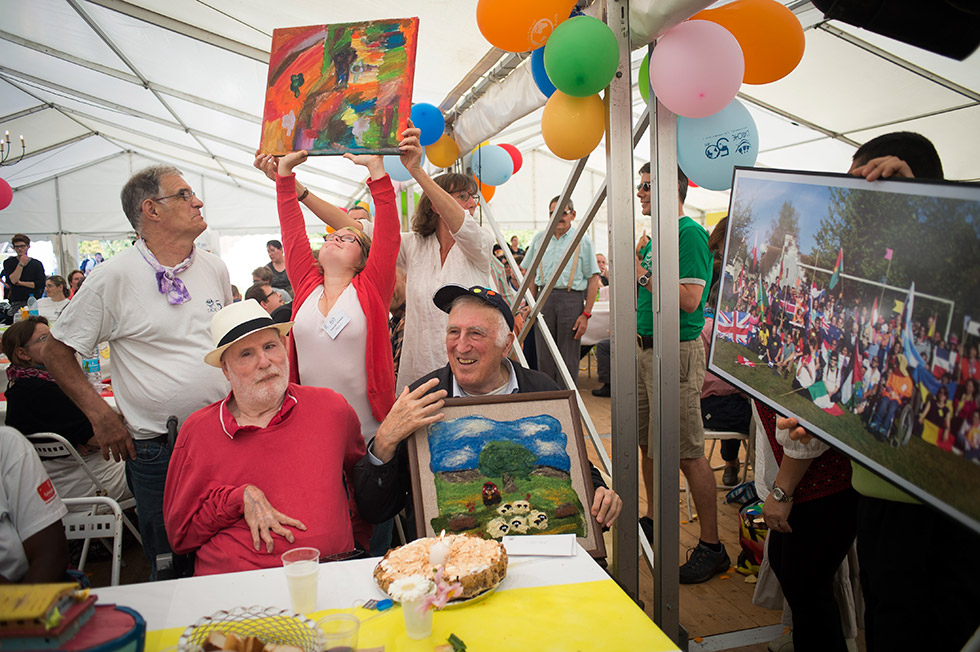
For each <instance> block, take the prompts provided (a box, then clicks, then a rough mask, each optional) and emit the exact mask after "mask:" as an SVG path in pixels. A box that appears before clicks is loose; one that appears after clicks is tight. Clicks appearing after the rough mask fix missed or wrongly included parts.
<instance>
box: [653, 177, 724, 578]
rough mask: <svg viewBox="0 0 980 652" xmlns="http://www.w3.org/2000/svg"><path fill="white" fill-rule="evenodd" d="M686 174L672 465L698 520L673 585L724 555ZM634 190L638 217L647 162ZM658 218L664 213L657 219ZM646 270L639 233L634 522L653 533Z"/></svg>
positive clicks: (705, 263)
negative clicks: (704, 417)
mask: <svg viewBox="0 0 980 652" xmlns="http://www.w3.org/2000/svg"><path fill="white" fill-rule="evenodd" d="M687 185H688V183H687V176H685V174H684V173H683V172H681V170H680V168H678V169H677V195H678V197H677V212H678V214H679V215H680V216H681V217H680V223H679V224H678V225H677V233H678V247H679V256H678V276H679V278H680V307H681V310H680V322H681V324H680V326H681V327H680V348H679V350H680V432H679V433H678V436H679V437H680V465H681V471H682V472H683V473H684V477H685V478H686V479H687V486H688V490H689V491H690V492H691V496H692V497H693V498H694V504H695V506H696V507H697V510H698V519H699V522H700V525H701V537H700V541H698V545H697V546H696V547H695V548H693V549H692V550H691V553H690V556H689V558H688V560H687V562H686V563H684V564H683V565H681V568H680V581H681V584H698V583H700V582H706V581H708V580H709V579H711V578H712V577H713V576H714V575H715V574H716V573H720V572H722V571H725V570H728V567H729V566H730V565H731V559H729V557H728V553H727V552H726V551H725V545H724V544H723V543H721V541H720V540H719V539H718V505H717V504H716V502H715V479H714V475H713V474H712V472H711V466H710V465H709V464H708V460H707V459H706V458H705V456H704V426H703V425H702V422H701V385H702V384H703V383H704V372H705V357H704V347H703V346H702V345H701V341H700V336H701V329H702V328H704V302H705V300H706V299H707V297H708V289H709V287H710V284H711V262H712V260H711V253H710V252H709V251H708V233H707V231H705V230H704V228H703V227H702V226H701V225H700V224H698V223H697V222H695V221H694V220H692V219H691V218H690V217H687V216H685V215H684V200H685V199H687ZM636 196H637V198H639V200H640V207H641V209H642V210H643V214H644V215H650V164H649V163H646V164H644V165H643V167H641V168H640V185H639V186H637V189H636ZM665 219H666V218H665ZM652 268H653V250H652V242H651V241H650V239H649V238H645V239H641V241H640V243H639V245H638V246H637V252H636V283H637V302H636V305H637V316H636V345H637V351H636V357H637V372H638V388H637V389H638V392H637V405H638V408H639V415H638V423H639V437H638V439H639V442H640V450H641V451H642V453H643V455H642V463H641V466H640V468H641V470H642V473H643V485H644V489H645V490H646V495H647V514H646V516H644V517H643V518H641V519H640V525H641V526H643V530H644V532H645V533H646V535H647V538H649V539H652V538H653V519H652V516H653V459H652V451H651V450H650V448H649V444H648V438H649V433H650V419H651V416H652V415H651V406H653V405H656V400H657V398H656V394H655V391H656V390H655V388H654V386H653V365H654V360H653V351H652V346H653V310H652V305H653V294H652V290H651V287H650V280H651V277H652V274H651V271H650V270H651V269H652Z"/></svg>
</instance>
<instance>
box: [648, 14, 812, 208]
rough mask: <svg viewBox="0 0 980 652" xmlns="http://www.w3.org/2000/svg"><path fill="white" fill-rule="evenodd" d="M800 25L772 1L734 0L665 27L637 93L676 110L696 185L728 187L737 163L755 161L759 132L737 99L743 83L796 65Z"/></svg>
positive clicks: (685, 160) (684, 156)
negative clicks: (651, 90)
mask: <svg viewBox="0 0 980 652" xmlns="http://www.w3.org/2000/svg"><path fill="white" fill-rule="evenodd" d="M804 44H805V41H804V36H803V28H802V26H801V25H800V22H799V21H798V20H797V18H796V16H795V15H794V14H793V12H792V11H790V10H789V9H787V8H786V7H785V6H784V5H782V4H781V3H779V2H777V1H776V0H735V2H731V3H729V4H726V5H724V6H722V7H719V8H717V9H706V10H704V11H702V12H700V13H697V14H695V15H694V16H693V17H692V18H691V20H688V21H686V22H683V23H681V24H680V25H678V26H677V27H674V28H673V29H671V30H669V31H667V32H666V33H664V34H663V36H661V37H660V39H659V40H658V41H657V46H656V47H655V48H654V50H653V54H652V56H650V57H648V58H645V59H644V60H643V62H642V64H641V65H640V80H639V87H640V95H642V96H643V99H644V100H647V101H649V99H650V89H651V88H652V89H653V92H654V93H655V94H656V97H657V99H658V100H660V102H661V103H662V104H663V105H664V106H665V107H667V108H668V109H670V110H671V111H673V112H674V113H676V114H677V115H678V118H677V158H678V163H679V164H680V166H681V169H682V170H684V173H685V174H687V176H688V177H689V178H690V179H691V181H692V182H694V183H696V184H697V185H699V186H703V187H705V188H708V189H711V190H727V189H728V188H730V187H731V185H732V170H733V168H734V167H735V166H752V165H754V164H755V161H756V158H757V156H758V153H759V132H758V129H757V128H756V125H755V121H754V120H753V119H752V116H751V115H750V114H749V112H748V110H747V109H746V108H745V107H744V106H743V105H742V104H741V102H739V101H738V100H737V99H735V96H736V95H737V94H738V89H739V87H740V86H741V85H742V83H743V82H745V83H746V84H768V83H770V82H774V81H777V80H779V79H782V78H783V77H785V76H786V75H788V74H789V73H790V72H792V71H793V69H795V68H796V66H797V65H798V64H799V63H800V61H801V60H802V58H803V49H804Z"/></svg>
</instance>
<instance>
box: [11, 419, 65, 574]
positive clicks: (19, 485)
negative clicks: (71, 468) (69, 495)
mask: <svg viewBox="0 0 980 652" xmlns="http://www.w3.org/2000/svg"><path fill="white" fill-rule="evenodd" d="M67 513H68V510H66V509H65V506H64V504H62V502H61V499H60V498H58V493H57V492H56V491H55V488H54V485H53V484H52V483H51V479H50V478H48V476H47V474H46V473H45V472H44V467H43V466H41V460H40V458H39V457H38V456H37V453H36V452H34V448H33V447H31V444H30V442H28V441H27V439H26V438H25V437H24V436H23V435H21V434H20V433H19V432H17V431H16V430H14V429H13V428H7V427H0V584H3V583H6V582H28V583H32V584H36V583H39V582H60V581H63V580H64V579H65V569H67V568H68V541H67V540H66V539H65V529H64V527H63V526H62V525H61V519H62V518H63V517H64V516H65V514H67Z"/></svg>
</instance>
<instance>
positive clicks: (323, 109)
mask: <svg viewBox="0 0 980 652" xmlns="http://www.w3.org/2000/svg"><path fill="white" fill-rule="evenodd" d="M418 24H419V21H418V18H398V19H390V20H374V21H369V22H363V23H343V24H337V25H311V26H307V27H288V28H283V29H276V30H273V34H272V53H271V55H270V58H269V78H268V84H267V87H266V94H265V109H264V115H263V119H262V141H261V143H260V145H259V149H260V151H262V152H263V153H268V154H284V153H286V152H291V151H296V150H301V149H305V150H307V151H308V152H309V153H310V154H311V155H340V154H345V153H347V152H353V153H358V154H397V153H398V141H399V140H400V138H399V134H400V133H401V131H402V130H403V129H405V128H406V127H407V126H408V119H409V117H410V115H411V110H412V85H413V82H414V76H415V49H416V44H417V41H418Z"/></svg>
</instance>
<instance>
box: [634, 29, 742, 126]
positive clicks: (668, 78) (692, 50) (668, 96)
mask: <svg viewBox="0 0 980 652" xmlns="http://www.w3.org/2000/svg"><path fill="white" fill-rule="evenodd" d="M744 74H745V58H744V57H743V56H742V48H741V47H740V46H739V44H738V41H737V40H735V37H734V36H732V33H731V32H729V31H728V30H727V29H725V28H724V27H722V26H721V25H718V24H717V23H712V22H709V21H707V20H689V21H687V22H684V23H681V24H680V25H678V26H677V27H675V28H674V29H672V30H670V31H668V32H667V33H666V34H664V35H663V36H662V37H661V38H660V40H659V41H657V46H656V47H655V48H654V49H653V54H652V55H651V56H650V85H651V88H652V89H653V92H654V93H655V94H656V95H657V99H659V100H660V101H661V102H662V103H663V105H664V106H666V107H667V108H668V109H670V110H671V111H673V112H674V113H676V114H677V115H682V116H684V117H686V118H706V117H708V116H709V115H714V114H715V113H718V112H719V111H721V110H722V109H724V108H725V107H726V106H728V104H729V103H730V102H731V101H732V100H733V99H734V98H735V95H736V93H738V89H739V86H741V85H742V77H743V76H744Z"/></svg>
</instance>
